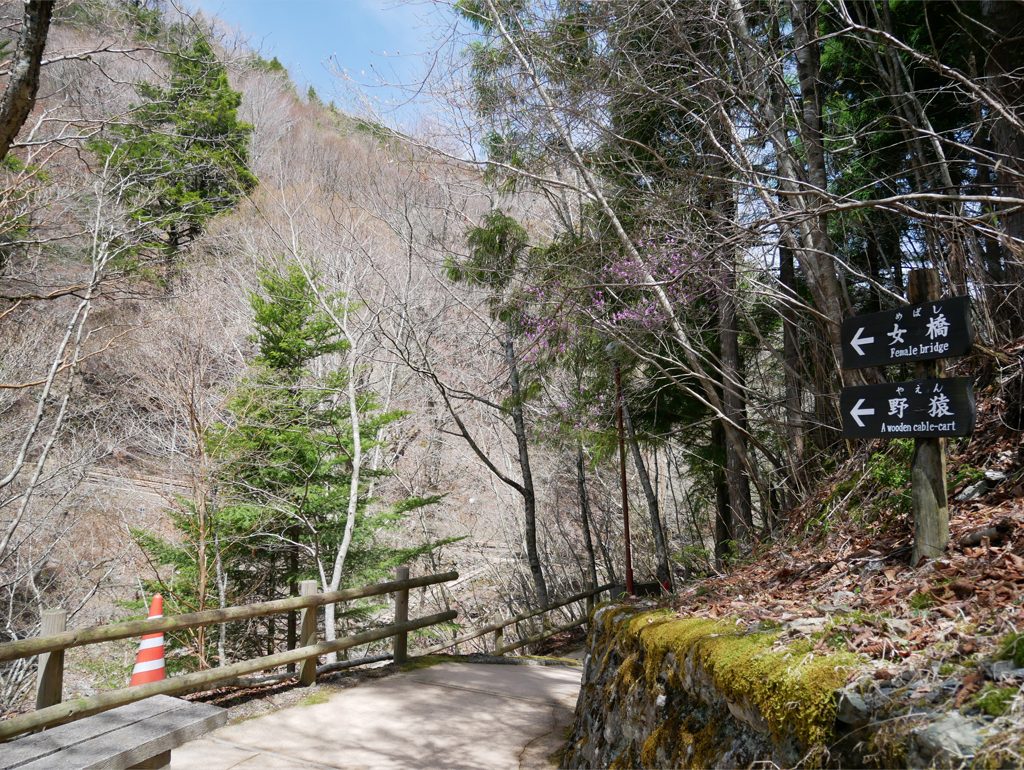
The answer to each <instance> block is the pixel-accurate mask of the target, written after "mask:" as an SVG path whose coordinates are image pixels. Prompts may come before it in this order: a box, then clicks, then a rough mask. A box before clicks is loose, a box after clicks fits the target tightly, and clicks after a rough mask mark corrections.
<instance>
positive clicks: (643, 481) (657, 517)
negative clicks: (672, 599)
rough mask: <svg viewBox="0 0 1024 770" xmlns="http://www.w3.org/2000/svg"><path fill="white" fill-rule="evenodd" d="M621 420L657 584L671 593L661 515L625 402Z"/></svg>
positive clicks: (670, 578) (666, 544)
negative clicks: (650, 537) (647, 520)
mask: <svg viewBox="0 0 1024 770" xmlns="http://www.w3.org/2000/svg"><path fill="white" fill-rule="evenodd" d="M622 419H623V421H624V422H625V424H626V433H627V435H628V436H629V448H630V450H631V451H632V453H633V464H634V465H636V472H637V474H638V475H639V476H640V485H641V486H642V487H643V488H644V496H645V497H646V498H647V512H648V513H649V514H650V517H651V531H652V532H653V533H654V549H655V551H656V552H657V557H658V571H657V577H658V582H659V583H661V585H663V586H665V588H666V589H667V590H669V591H671V590H672V570H671V569H670V568H669V561H668V543H667V542H666V540H665V528H664V527H662V525H661V513H660V512H659V510H658V495H657V494H655V492H654V487H653V486H651V479H650V476H648V475H647V464H646V463H644V458H643V455H641V454H640V447H639V445H638V444H637V440H636V431H635V430H634V429H633V420H632V418H631V417H630V416H629V408H628V407H627V406H626V402H625V400H623V402H622Z"/></svg>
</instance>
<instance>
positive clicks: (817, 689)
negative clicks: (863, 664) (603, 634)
mask: <svg viewBox="0 0 1024 770" xmlns="http://www.w3.org/2000/svg"><path fill="white" fill-rule="evenodd" d="M608 614H609V615H612V614H613V613H608ZM619 618H620V619H619V622H617V623H615V629H614V630H615V631H616V632H618V633H619V634H628V635H629V636H630V637H632V639H633V640H634V641H636V642H638V643H639V647H640V649H642V650H643V652H644V656H643V657H644V673H645V676H646V679H647V685H648V686H649V687H650V686H652V685H653V684H654V683H655V680H656V679H657V677H658V676H659V674H660V673H661V669H662V662H663V661H664V659H665V656H666V655H667V654H668V653H669V652H672V653H673V654H674V659H675V662H676V665H675V666H674V667H673V670H672V671H671V672H669V673H668V676H669V677H670V678H671V680H674V681H670V682H668V684H670V685H671V686H674V687H679V686H685V683H684V682H683V680H682V676H683V670H682V662H683V661H687V660H691V661H692V662H693V663H694V664H696V665H699V666H700V667H701V668H702V669H703V671H704V672H705V674H707V675H708V676H710V678H711V680H712V681H713V683H714V686H715V689H716V690H717V691H718V692H719V693H720V694H721V696H722V697H724V698H725V699H726V700H728V701H730V702H732V703H734V704H737V705H739V704H744V705H745V704H753V705H754V706H756V707H757V710H758V711H759V712H760V715H761V716H763V717H764V719H765V720H766V721H767V723H768V726H769V728H770V730H771V734H772V737H773V739H774V740H775V741H777V742H778V741H782V740H785V739H786V737H787V736H788V735H790V734H793V735H795V736H796V737H797V738H798V739H799V741H800V742H801V743H802V744H803V746H804V747H812V746H823V745H824V744H825V743H826V742H827V741H828V739H829V738H830V736H831V729H832V723H833V721H834V718H835V691H836V690H837V689H838V688H840V687H842V686H843V684H844V683H845V681H846V675H847V672H848V670H849V668H850V667H851V666H852V665H853V664H854V663H856V660H857V659H856V658H855V657H854V656H852V655H849V654H847V653H839V654H831V655H820V654H817V653H815V652H814V651H813V650H812V649H811V648H810V645H809V644H808V643H807V642H800V643H797V644H794V645H791V646H788V647H786V646H780V645H779V644H778V642H779V634H778V633H777V632H770V633H763V632H754V633H749V632H747V631H746V630H745V629H743V628H738V627H737V624H736V623H730V622H728V621H724V620H714V619H709V618H681V617H678V616H671V615H666V614H665V613H663V612H642V613H635V614H631V615H629V616H627V617H626V618H622V617H621V616H619ZM609 630H611V629H609ZM616 646H618V645H616ZM631 668H632V666H631Z"/></svg>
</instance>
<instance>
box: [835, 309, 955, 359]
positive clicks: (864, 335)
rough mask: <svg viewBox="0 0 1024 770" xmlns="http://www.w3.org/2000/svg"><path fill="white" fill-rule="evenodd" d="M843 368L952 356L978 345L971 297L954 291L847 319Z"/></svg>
mask: <svg viewBox="0 0 1024 770" xmlns="http://www.w3.org/2000/svg"><path fill="white" fill-rule="evenodd" d="M842 340H843V368H844V369H861V368H863V367H865V366H885V365H886V364H899V363H904V362H907V361H928V360H930V359H934V358H952V357H954V356H962V355H965V354H966V353H968V352H970V350H971V346H972V345H974V325H973V324H972V323H971V300H970V298H969V297H951V298H949V299H940V300H936V301H935V302H924V303H922V304H920V305H907V306H905V307H902V308H900V309H898V310H887V311H885V312H884V313H871V314H869V315H859V316H854V317H853V318H847V319H846V320H845V321H843V329H842Z"/></svg>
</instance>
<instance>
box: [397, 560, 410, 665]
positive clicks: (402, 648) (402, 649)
mask: <svg viewBox="0 0 1024 770" xmlns="http://www.w3.org/2000/svg"><path fill="white" fill-rule="evenodd" d="M395 579H396V580H408V579H409V568H408V567H397V568H396V569H395ZM408 619H409V589H408V588H403V589H402V590H401V591H395V623H404V622H405V621H407V620H408ZM408 650H409V634H408V632H406V631H403V632H402V633H400V634H395V643H394V653H395V655H394V661H395V665H396V666H400V665H402V664H403V663H405V661H406V659H407V658H408V655H407V653H408Z"/></svg>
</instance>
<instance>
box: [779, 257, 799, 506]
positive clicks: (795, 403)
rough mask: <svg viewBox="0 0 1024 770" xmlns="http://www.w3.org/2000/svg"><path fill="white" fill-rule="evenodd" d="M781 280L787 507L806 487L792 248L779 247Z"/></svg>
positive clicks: (794, 272)
mask: <svg viewBox="0 0 1024 770" xmlns="http://www.w3.org/2000/svg"><path fill="white" fill-rule="evenodd" d="M779 281H780V282H781V283H782V287H783V291H784V292H785V294H786V296H785V297H784V298H783V300H782V302H781V303H780V311H781V314H782V356H783V360H784V361H785V366H786V443H787V446H788V451H787V453H786V454H787V456H788V458H789V484H788V486H789V495H787V499H786V501H785V504H784V505H785V507H786V508H793V507H795V506H796V505H797V501H796V495H797V494H798V493H799V491H800V490H802V489H803V488H804V479H803V467H804V413H803V395H802V393H803V391H802V387H801V384H800V375H799V371H800V339H799V336H798V334H799V327H798V326H797V322H796V321H797V319H796V308H795V307H794V303H795V302H796V301H797V293H796V271H795V269H794V264H793V251H792V249H790V248H788V247H786V246H780V247H779Z"/></svg>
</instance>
